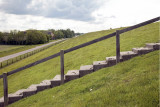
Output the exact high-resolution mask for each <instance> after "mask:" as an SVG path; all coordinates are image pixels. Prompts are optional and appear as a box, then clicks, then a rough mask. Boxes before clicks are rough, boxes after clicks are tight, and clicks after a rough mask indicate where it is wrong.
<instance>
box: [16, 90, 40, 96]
mask: <svg viewBox="0 0 160 107" xmlns="http://www.w3.org/2000/svg"><path fill="white" fill-rule="evenodd" d="M36 93H37V90H35V89H21V90H18V91H17V92H15V93H14V94H16V95H22V96H23V98H25V97H28V96H31V95H34V94H36Z"/></svg>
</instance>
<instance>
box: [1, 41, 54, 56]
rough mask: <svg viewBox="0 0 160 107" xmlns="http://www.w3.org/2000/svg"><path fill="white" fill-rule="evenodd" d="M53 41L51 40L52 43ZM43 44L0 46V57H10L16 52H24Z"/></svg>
mask: <svg viewBox="0 0 160 107" xmlns="http://www.w3.org/2000/svg"><path fill="white" fill-rule="evenodd" d="M52 41H54V40H51V41H50V42H52ZM40 45H43V44H38V45H0V57H4V56H7V55H11V54H14V53H17V52H21V51H25V50H27V49H31V48H34V47H36V46H40Z"/></svg>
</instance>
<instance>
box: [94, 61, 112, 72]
mask: <svg viewBox="0 0 160 107" xmlns="http://www.w3.org/2000/svg"><path fill="white" fill-rule="evenodd" d="M108 66H109V65H108V64H107V62H106V61H94V62H93V69H94V71H97V70H99V69H101V68H105V67H108Z"/></svg>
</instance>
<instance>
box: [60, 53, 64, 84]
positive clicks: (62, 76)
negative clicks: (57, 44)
mask: <svg viewBox="0 0 160 107" xmlns="http://www.w3.org/2000/svg"><path fill="white" fill-rule="evenodd" d="M60 58H61V60H60V61H61V84H63V83H64V50H61V51H60Z"/></svg>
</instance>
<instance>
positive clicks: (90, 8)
mask: <svg viewBox="0 0 160 107" xmlns="http://www.w3.org/2000/svg"><path fill="white" fill-rule="evenodd" d="M6 1H10V2H9V3H6V4H5V5H4V6H3V8H2V7H0V23H1V24H0V31H6V30H11V29H18V30H26V29H29V28H33V29H67V28H70V29H73V30H75V31H76V32H91V31H98V30H104V29H108V28H115V27H121V26H130V25H134V24H137V23H140V22H143V21H146V20H149V19H151V18H154V17H157V16H159V11H160V8H159V4H160V1H159V0H132V1H131V0H92V1H88V0H81V1H80V0H79V1H77V0H63V1H62V0H54V1H53V0H24V2H18V1H17V2H18V4H15V3H14V1H13V0H6ZM15 1H16V0H15ZM2 2H4V1H2V0H0V5H2V4H4V3H2ZM13 3H14V4H13ZM20 4H22V5H21V6H20V8H22V7H24V8H22V9H21V10H20V9H19V7H18V5H20ZM16 5H17V8H14V7H15V6H16ZM8 7H10V8H8ZM28 10H32V11H28Z"/></svg>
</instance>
